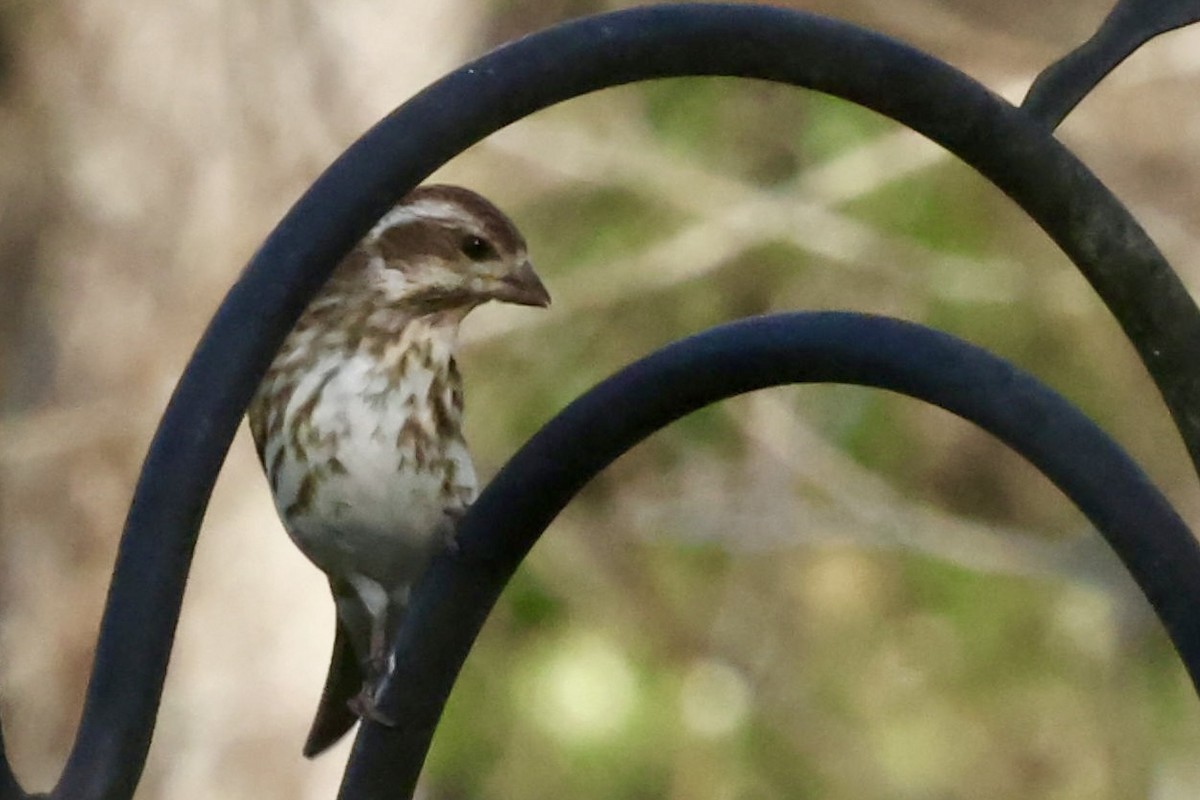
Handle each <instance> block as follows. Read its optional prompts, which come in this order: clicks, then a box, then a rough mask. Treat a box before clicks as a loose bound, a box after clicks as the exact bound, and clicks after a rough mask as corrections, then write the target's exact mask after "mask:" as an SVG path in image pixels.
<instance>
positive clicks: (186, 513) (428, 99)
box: [0, 4, 1200, 800]
mask: <svg viewBox="0 0 1200 800" xmlns="http://www.w3.org/2000/svg"><path fill="white" fill-rule="evenodd" d="M684 75H727V76H740V77H748V78H762V79H767V80H773V81H781V82H785V83H791V84H795V85H797V86H803V87H808V88H812V89H816V90H819V91H823V92H827V93H829V94H833V95H837V96H839V97H843V98H845V99H848V100H852V101H854V102H856V103H859V104H861V105H864V106H866V107H868V108H871V109H874V110H876V111H878V112H880V113H882V114H885V115H887V116H889V117H891V118H893V119H895V120H897V121H898V122H901V123H903V124H904V125H907V126H909V127H911V128H913V129H915V130H917V131H919V132H921V133H923V134H925V135H926V136H928V137H929V138H930V139H932V140H934V141H935V142H938V143H939V144H941V145H942V146H944V147H946V148H947V149H948V150H950V151H952V152H954V153H955V154H956V155H958V156H959V157H960V158H962V159H963V160H964V161H966V162H967V163H969V164H971V165H972V166H974V167H975V168H976V169H978V170H979V171H980V172H981V173H982V174H983V175H985V176H986V177H988V178H989V179H990V180H991V181H993V182H994V183H995V184H996V185H997V186H998V187H999V188H1000V189H1002V190H1003V191H1004V192H1006V193H1007V194H1009V195H1010V196H1011V197H1012V198H1013V199H1014V200H1016V201H1017V202H1018V203H1019V204H1020V205H1021V206H1022V208H1024V209H1025V210H1026V211H1027V212H1028V213H1029V214H1030V215H1031V216H1032V217H1033V218H1034V219H1035V220H1036V221H1037V223H1038V224H1039V225H1041V226H1042V227H1043V228H1044V229H1045V230H1046V231H1047V232H1048V233H1049V234H1050V236H1051V237H1052V238H1053V239H1054V240H1055V241H1056V242H1058V244H1059V245H1060V246H1061V247H1062V248H1063V250H1064V251H1065V252H1066V253H1067V254H1068V256H1070V258H1071V259H1072V260H1073V261H1074V262H1075V263H1076V264H1077V265H1078V266H1079V268H1080V269H1081V270H1082V271H1083V273H1084V275H1085V276H1086V277H1087V279H1088V280H1089V281H1090V282H1091V283H1092V285H1093V286H1094V287H1095V288H1096V290H1097V291H1098V292H1099V294H1100V296H1101V298H1102V299H1103V300H1104V302H1105V303H1106V304H1107V305H1108V307H1109V308H1110V309H1111V310H1112V311H1113V313H1114V314H1115V315H1116V317H1117V319H1118V320H1119V322H1120V324H1121V325H1122V327H1123V328H1124V330H1125V331H1126V333H1127V334H1128V335H1129V337H1130V338H1131V340H1132V341H1133V343H1134V345H1135V346H1136V347H1137V349H1138V352H1139V354H1140V355H1141V357H1142V360H1143V361H1144V362H1145V363H1146V366H1147V367H1148V369H1149V370H1150V373H1151V375H1152V376H1153V377H1154V380H1155V382H1156V383H1157V385H1158V387H1159V389H1160V391H1161V392H1162V393H1163V395H1164V397H1165V399H1166V401H1167V404H1168V406H1169V408H1170V410H1171V413H1172V414H1173V416H1174V418H1175V422H1176V424H1177V426H1178V427H1179V429H1180V431H1181V433H1182V435H1183V438H1184V440H1185V442H1186V443H1187V446H1188V449H1189V452H1190V453H1191V454H1192V458H1193V461H1195V462H1196V463H1197V464H1200V413H1195V412H1194V411H1193V410H1194V409H1197V408H1200V314H1198V313H1197V311H1196V308H1195V306H1194V305H1193V304H1192V301H1191V300H1190V298H1189V297H1188V294H1187V292H1186V291H1185V290H1184V288H1183V286H1182V284H1181V283H1180V282H1179V280H1178V278H1177V277H1176V275H1175V274H1174V273H1173V272H1172V271H1171V269H1170V268H1169V266H1168V265H1167V264H1166V262H1165V261H1164V260H1163V258H1162V256H1161V255H1160V254H1159V252H1158V250H1157V249H1156V248H1155V246H1154V244H1153V243H1152V242H1151V241H1150V239H1149V238H1148V237H1147V236H1146V234H1145V233H1144V232H1143V231H1142V229H1141V228H1140V227H1139V226H1138V225H1137V223H1136V222H1134V220H1133V219H1132V218H1131V217H1130V216H1129V214H1128V213H1127V212H1126V211H1125V210H1124V209H1123V208H1122V206H1121V205H1120V203H1119V202H1117V200H1116V199H1115V198H1113V196H1112V195H1111V193H1109V192H1108V190H1107V189H1106V188H1105V187H1104V186H1103V185H1102V184H1101V183H1100V182H1099V181H1098V180H1097V179H1096V178H1095V177H1094V176H1093V175H1092V174H1091V173H1090V172H1089V171H1088V170H1087V169H1086V168H1085V167H1084V166H1083V165H1082V164H1080V163H1079V161H1078V160H1076V159H1075V157H1074V156H1073V155H1072V154H1071V153H1070V152H1069V151H1068V150H1067V149H1066V148H1064V147H1063V146H1062V145H1060V144H1059V143H1058V142H1056V141H1055V140H1054V139H1053V138H1052V137H1051V136H1050V135H1049V133H1048V132H1047V131H1046V129H1045V127H1044V125H1042V124H1041V123H1039V122H1038V121H1037V120H1035V119H1034V118H1032V117H1031V116H1029V115H1028V114H1026V113H1025V112H1023V111H1021V110H1020V109H1017V108H1014V107H1013V106H1011V105H1010V104H1008V103H1006V102H1005V101H1004V100H1002V99H1001V98H999V97H997V96H995V95H994V94H992V93H990V92H989V91H988V90H987V89H985V88H984V87H982V86H980V85H979V84H978V83H976V82H974V81H972V80H971V79H970V78H968V77H966V76H965V75H963V74H962V73H960V72H958V71H956V70H954V69H953V68H951V67H949V66H947V65H946V64H944V63H942V62H940V61H937V60H936V59H933V58H931V57H929V56H927V55H925V54H923V53H921V52H919V51H916V50H914V49H912V48H909V47H906V46H904V45H901V44H898V43H897V42H895V41H893V40H891V39H889V38H887V37H885V36H882V35H880V34H876V33H872V32H869V31H866V30H863V29H861V28H857V27H855V26H853V25H849V24H846V23H842V22H838V21H835V20H830V19H824V18H821V17H816V16H812V15H808V14H803V13H800V12H795V11H790V10H786V9H780V8H768V7H755V6H745V5H709V4H703V5H661V6H650V7H642V8H635V9H631V10H626V11H621V12H616V13H611V14H603V15H599V16H596V17H590V18H586V19H582V20H578V21H575V22H571V23H567V24H565V25H561V26H558V27H556V28H552V29H549V30H546V31H543V32H541V33H538V34H535V35H532V36H529V37H527V38H524V39H522V40H520V41H517V42H514V43H512V44H510V45H508V46H506V47H503V48H500V49H499V50H496V51H494V52H492V53H490V54H488V55H487V56H484V57H483V58H481V59H479V60H477V61H475V62H474V63H472V64H469V65H467V66H466V67H463V68H462V69H460V70H457V71H456V72H454V73H452V74H450V75H448V76H447V77H446V78H444V79H442V80H441V81H438V82H437V83H436V84H434V85H433V86H431V87H430V88H429V89H427V90H426V91H424V92H422V93H421V94H419V95H417V96H416V97H414V98H413V99H412V100H410V101H409V102H408V103H406V104H404V105H403V106H402V107H401V108H399V109H398V110H397V111H395V112H394V113H393V114H391V115H389V116H388V117H387V118H385V119H384V120H383V121H381V122H380V123H379V124H378V125H376V126H375V127H374V128H373V129H372V130H370V131H369V132H368V133H367V134H365V135H364V136H363V137H362V138H361V139H360V140H359V141H358V142H356V143H355V144H354V145H353V146H352V147H350V148H349V149H348V150H347V151H346V152H345V153H344V154H343V155H342V156H341V157H340V158H339V159H338V160H337V161H336V162H335V163H334V164H333V165H332V166H331V167H330V168H329V169H328V170H327V171H326V172H325V174H323V175H322V176H321V177H320V178H319V179H318V180H317V182H316V183H315V184H314V185H313V186H312V188H311V189H310V190H309V191H308V192H307V193H306V194H305V195H304V196H303V197H302V198H301V199H300V200H299V201H298V202H297V204H296V205H295V206H294V207H293V208H292V209H291V210H290V211H289V212H288V214H287V215H286V216H285V217H284V219H283V220H282V221H281V222H280V224H279V226H278V227H277V228H276V229H275V230H274V231H273V232H272V234H271V235H270V236H269V237H268V238H267V240H266V241H265V242H264V244H263V246H262V248H261V249H260V250H259V251H258V253H257V254H256V255H255V256H254V258H253V259H252V260H251V263H250V264H249V266H248V267H247V269H246V271H245V272H244V273H243V274H242V276H241V278H240V279H239V280H238V282H237V283H236V284H235V286H234V287H233V288H232V289H231V290H230V292H229V294H228V296H227V297H226V299H225V301H224V303H223V304H222V305H221V308H220V309H219V310H218V312H217V314H216V316H215V317H214V319H213V321H212V323H211V324H210V326H209V328H208V330H207V331H206V332H205V334H204V336H203V338H202V339H201V341H200V343H199V345H198V347H197V349H196V352H195V354H194V355H193V357H192V360H191V362H190V363H189V365H188V368H187V370H186V371H185V372H184V374H183V376H182V377H181V379H180V381H179V384H178V386H177V387H176V390H175V393H174V395H173V396H172V398H171V402H170V404H169V406H168V408H167V410H166V413H165V414H164V416H163V420H162V422H161V424H160V426H159V429H158V432H157V434H156V436H155V438H154V441H153V443H152V445H151V448H150V452H149V454H148V456H147V458H146V462H145V465H144V467H143V471H142V475H141V479H140V480H139V482H138V486H137V489H136V492H135V496H134V501H133V504H132V507H131V509H130V513H129V517H128V519H127V522H126V527H125V532H124V535H123V537H122V539H121V544H120V548H119V551H118V555H117V563H116V567H115V569H114V575H113V582H112V584H111V586H110V589H109V595H108V601H107V605H106V607H105V612H104V616H103V619H102V622H101V635H100V639H99V642H98V645H97V650H96V660H95V664H94V667H93V671H92V677H91V681H90V683H89V686H88V693H87V699H86V702H85V707H84V712H83V718H82V721H81V724H80V729H79V732H78V734H77V737H76V740H75V744H74V747H73V749H72V751H71V755H70V757H69V759H68V762H67V765H66V768H65V769H64V772H63V775H62V777H61V779H60V781H59V783H58V786H57V787H56V788H55V790H54V792H53V795H52V796H53V797H56V798H67V797H70V798H73V799H74V798H84V799H86V800H100V799H101V798H104V799H106V800H124V799H125V798H129V797H130V796H132V794H133V791H134V788H135V786H136V784H137V781H138V778H139V777H140V775H141V771H142V768H143V765H144V763H145V757H146V753H147V750H148V748H149V744H150V737H151V733H152V731H153V726H154V717H155V713H156V711H157V708H158V702H159V698H160V696H161V692H162V684H163V679H164V676H165V672H166V665H167V660H168V657H169V653H170V649H171V643H172V641H173V638H174V632H175V625H176V622H177V620H178V615H179V607H180V603H181V600H182V594H183V586H184V582H185V580H186V576H187V571H188V568H189V566H190V563H191V558H192V551H193V548H194V546H195V541H196V536H197V534H198V531H199V527H200V522H201V519H202V517H203V513H204V508H205V505H206V504H207V501H208V497H209V493H210V492H211V490H212V486H213V483H214V482H215V480H216V475H217V472H218V470H219V468H220V465H221V462H222V461H223V459H224V456H225V453H226V451H227V449H228V447H229V443H230V442H231V441H232V439H233V435H234V432H235V431H236V429H237V426H238V423H239V420H240V418H241V415H242V412H243V409H244V407H245V405H246V404H247V402H248V401H249V398H250V395H251V393H252V392H253V389H254V387H255V385H256V384H257V383H258V381H259V379H260V377H261V375H262V374H263V372H265V370H266V368H267V365H268V363H269V362H270V359H271V357H272V354H273V353H274V351H275V350H276V349H277V348H278V347H279V345H280V343H281V342H282V340H283V337H284V336H285V335H286V333H287V331H288V329H289V328H290V327H291V325H292V324H293V322H294V321H295V319H296V318H297V317H298V316H299V314H300V311H301V309H302V308H303V307H304V305H305V304H306V302H307V301H308V299H309V298H310V297H311V296H312V294H313V293H314V292H315V291H316V290H317V288H318V287H319V285H320V284H321V282H322V281H323V280H324V279H325V277H326V276H327V275H328V273H329V271H330V270H331V269H332V267H333V265H334V264H335V263H336V262H337V261H338V260H339V258H340V257H341V256H342V255H343V254H344V253H345V252H346V251H348V250H349V249H350V247H351V246H352V245H353V244H354V242H355V241H356V240H357V239H358V238H360V237H361V236H362V235H363V234H364V233H365V232H366V231H367V229H368V228H369V227H370V225H371V224H372V223H373V221H374V220H376V219H378V217H379V216H380V215H381V214H382V213H383V212H384V211H385V210H386V209H387V207H388V206H389V205H390V204H391V203H393V202H394V201H395V200H396V199H397V198H399V197H400V196H402V195H403V194H404V193H406V192H407V191H408V190H410V189H411V188H413V187H414V186H415V185H416V184H417V183H419V182H420V181H421V180H423V179H424V178H425V177H427V176H428V175H429V174H430V173H432V172H433V171H434V170H435V169H437V168H438V167H439V166H441V165H442V164H444V163H445V162H446V161H448V160H449V159H450V158H452V157H453V156H455V155H456V154H458V153H459V152H461V151H462V150H464V149H466V148H467V147H468V146H470V145H471V144H474V143H475V142H477V141H478V140H480V139H481V138H483V137H484V136H486V135H488V134H489V133H491V132H493V131H495V130H497V129H498V128H500V127H502V126H504V125H507V124H509V123H512V122H514V121H516V120H518V119H520V118H521V117H523V116H525V115H527V114H529V113H532V112H534V111H536V110H538V109H541V108H545V107H546V106H549V105H551V104H553V103H557V102H560V101H562V100H565V99H568V98H571V97H575V96H578V95H581V94H584V93H587V92H591V91H595V90H597V89H602V88H605V87H608V86H615V85H618V84H622V83H628V82H631V81H638V80H646V79H650V78H661V77H670V76H684ZM10 779H11V772H9V771H8V767H7V763H6V762H5V761H4V760H3V759H2V758H0V791H3V793H4V795H5V796H6V797H7V796H18V797H19V796H21V795H20V793H19V788H18V787H16V784H15V781H11V780H10Z"/></svg>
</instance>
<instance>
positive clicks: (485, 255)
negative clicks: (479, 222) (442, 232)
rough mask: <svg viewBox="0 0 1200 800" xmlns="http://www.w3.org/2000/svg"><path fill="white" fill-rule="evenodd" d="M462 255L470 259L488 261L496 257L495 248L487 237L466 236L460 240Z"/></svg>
mask: <svg viewBox="0 0 1200 800" xmlns="http://www.w3.org/2000/svg"><path fill="white" fill-rule="evenodd" d="M462 252H463V255H464V256H466V257H467V258H469V259H471V260H472V261H488V260H490V259H493V258H495V257H496V248H494V247H492V243H491V242H489V241H488V240H487V239H481V238H480V237H478V236H468V237H466V238H465V239H463V240H462Z"/></svg>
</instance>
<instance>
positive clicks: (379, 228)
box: [367, 198, 472, 239]
mask: <svg viewBox="0 0 1200 800" xmlns="http://www.w3.org/2000/svg"><path fill="white" fill-rule="evenodd" d="M419 219H444V220H454V221H456V222H464V223H470V222H471V221H472V217H471V215H470V214H467V213H466V212H465V211H464V210H463V207H462V206H460V205H458V204H457V203H448V202H446V201H444V200H433V199H428V198H426V199H422V200H417V201H416V202H413V203H403V204H401V205H398V206H396V207H395V208H393V209H392V210H391V211H389V212H387V213H386V214H384V215H383V217H381V218H380V220H379V222H376V223H375V227H373V228H371V232H370V233H368V234H367V238H368V239H378V238H379V236H380V234H382V233H383V232H384V231H386V230H387V229H388V228H394V227H395V226H397V225H400V224H402V223H406V222H415V221H417V220H419Z"/></svg>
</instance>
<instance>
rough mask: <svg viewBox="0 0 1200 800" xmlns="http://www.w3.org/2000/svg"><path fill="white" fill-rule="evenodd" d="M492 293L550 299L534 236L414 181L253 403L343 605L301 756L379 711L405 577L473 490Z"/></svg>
mask: <svg viewBox="0 0 1200 800" xmlns="http://www.w3.org/2000/svg"><path fill="white" fill-rule="evenodd" d="M489 300H499V301H501V302H505V303H516V304H520V305H528V306H543V307H544V306H547V305H549V303H550V295H549V293H548V292H547V291H546V287H545V286H544V285H543V284H542V282H541V280H540V279H539V278H538V276H537V274H536V273H535V272H534V270H533V267H532V266H531V264H530V262H529V257H528V253H527V251H526V245H525V239H524V238H523V237H522V236H521V233H520V232H519V231H518V230H517V228H516V226H515V225H514V224H513V222H512V221H511V220H510V219H509V218H508V217H507V216H505V215H504V214H503V213H502V212H501V211H500V210H499V209H497V208H496V207H495V206H494V205H492V204H491V203H490V202H488V201H487V200H485V199H484V198H483V197H481V196H479V195H478V194H475V193H474V192H471V191H469V190H467V189H463V188H459V187H456V186H441V185H430V186H422V187H418V188H417V189H415V190H414V191H412V192H411V193H410V194H409V195H407V196H406V197H405V198H404V199H403V200H401V201H400V203H398V204H397V205H396V206H395V207H394V208H392V209H391V211H389V212H388V213H387V214H386V215H384V217H383V218H382V219H381V220H380V221H379V222H378V223H377V224H376V225H375V227H374V228H372V229H371V231H370V233H368V234H367V236H366V237H365V238H364V239H363V240H362V241H361V242H360V243H359V244H358V246H357V247H355V248H354V249H353V250H352V251H351V252H350V253H349V255H347V256H346V257H345V259H344V260H343V261H342V262H341V263H340V264H339V265H338V266H337V268H336V269H335V270H334V272H333V275H332V276H331V277H330V279H329V281H328V283H327V284H326V285H325V286H324V288H323V289H322V290H321V291H320V293H319V294H318V295H317V296H316V298H315V299H314V300H313V301H312V302H311V303H310V304H309V306H308V308H307V309H306V310H305V311H304V313H303V314H302V316H301V317H300V320H299V321H298V322H297V323H296V326H295V328H294V329H293V330H292V332H291V333H290V334H289V335H288V337H287V339H286V341H285V342H284V344H283V347H282V349H280V351H279V353H278V355H276V357H275V360H274V362H273V363H272V364H271V367H270V369H269V370H268V371H267V374H266V375H265V377H264V378H263V381H262V383H261V385H260V386H259V387H258V391H257V392H256V394H255V396H254V399H253V400H252V402H251V404H250V408H249V411H248V417H249V420H250V430H251V432H252V434H253V436H254V443H255V446H256V448H257V450H258V455H259V459H260V460H261V462H262V464H263V469H264V470H265V471H266V474H267V479H268V481H269V482H270V486H271V492H272V494H273V495H274V498H275V506H276V508H277V509H278V511H279V515H280V517H281V518H282V520H283V524H284V527H285V528H286V529H287V532H288V534H289V535H290V536H291V538H292V540H293V541H294V542H295V543H296V545H297V546H298V547H299V548H300V550H301V551H302V552H303V553H304V554H305V555H306V556H308V558H309V559H310V560H311V561H312V562H313V563H314V564H316V565H317V566H318V567H320V568H321V569H322V570H323V571H324V572H325V573H326V575H327V576H328V577H329V585H330V587H331V588H332V589H333V598H334V602H335V605H336V610H337V629H336V634H335V637H334V645H333V658H332V660H331V663H330V666H329V675H328V677H327V678H326V681H325V688H324V690H323V692H322V695H321V702H320V706H319V707H318V709H317V715H316V719H315V720H314V721H313V725H312V729H311V730H310V732H309V735H308V740H307V742H306V743H305V746H304V754H305V755H306V756H309V757H312V756H315V755H317V754H318V753H320V752H321V751H323V750H325V749H326V748H327V747H329V746H330V745H332V744H333V743H335V742H336V741H337V740H338V739H339V738H341V737H342V735H344V734H345V733H346V732H347V731H348V730H350V728H351V727H353V725H354V723H355V722H356V721H357V719H358V718H359V716H361V715H362V714H366V713H371V710H372V702H373V700H372V686H373V685H374V683H375V681H376V680H377V679H378V678H379V677H381V676H382V674H383V673H384V671H385V670H386V669H387V665H386V664H385V663H384V662H385V657H386V653H387V652H388V644H389V643H388V641H387V634H388V632H389V631H391V630H394V629H395V627H396V626H397V625H398V621H399V618H400V615H402V614H403V613H404V610H405V606H406V604H407V600H408V592H409V588H410V587H411V585H412V583H413V582H414V581H415V580H416V578H417V577H418V575H419V574H420V572H421V570H422V569H423V568H424V566H425V564H426V562H427V560H428V558H429V557H430V555H431V554H432V552H433V551H434V550H435V549H436V548H437V547H438V546H440V545H441V544H444V543H445V542H446V541H447V539H448V537H450V536H452V535H453V531H454V525H455V521H456V520H457V518H458V517H459V516H461V515H462V513H463V512H464V511H465V509H466V508H467V506H468V505H469V504H470V503H471V502H472V500H474V498H475V494H476V491H477V481H476V477H475V469H474V467H473V466H472V463H471V455H470V453H469V451H468V449H467V444H466V441H465V440H464V439H463V433H462V413H463V395H462V379H461V376H460V375H459V372H458V367H457V366H456V364H455V351H456V349H457V342H458V332H459V325H460V324H461V323H462V321H463V318H464V317H465V316H466V315H467V314H468V313H469V312H470V311H471V310H472V309H473V308H475V307H476V306H479V305H481V304H482V303H485V302H487V301H489Z"/></svg>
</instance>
